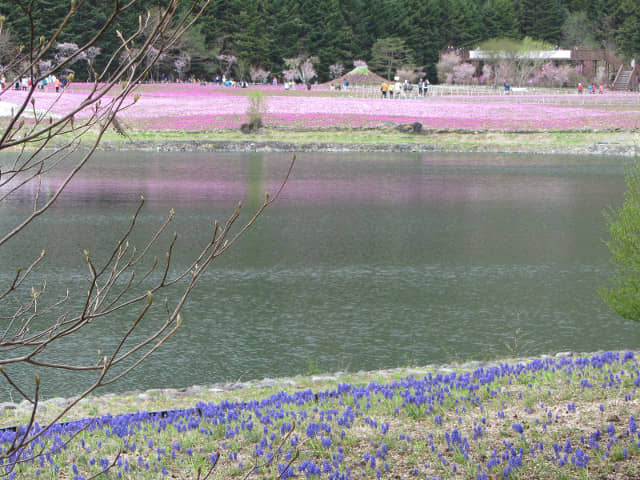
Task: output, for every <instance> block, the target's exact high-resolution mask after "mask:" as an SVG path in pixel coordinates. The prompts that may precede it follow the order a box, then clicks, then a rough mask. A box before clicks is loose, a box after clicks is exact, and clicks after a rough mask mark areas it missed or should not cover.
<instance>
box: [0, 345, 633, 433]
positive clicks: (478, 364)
mask: <svg viewBox="0 0 640 480" xmlns="http://www.w3.org/2000/svg"><path fill="white" fill-rule="evenodd" d="M626 351H629V350H624V351H619V352H618V353H620V354H623V353H624V352H626ZM631 351H632V352H633V353H634V355H640V350H631ZM603 353H605V351H598V352H591V353H576V352H558V353H556V354H554V355H539V356H533V357H517V358H509V359H500V360H492V361H469V362H464V363H457V362H454V363H448V364H429V365H425V366H421V367H398V368H388V369H381V370H374V371H359V372H355V373H354V372H334V373H328V374H323V375H308V376H296V377H283V378H263V379H261V380H249V381H245V382H240V381H237V382H219V383H214V384H211V385H193V386H190V387H183V388H163V389H149V390H145V391H142V390H135V391H128V392H123V393H106V394H104V395H97V396H89V397H87V398H84V399H82V400H80V402H79V403H78V405H77V406H76V408H82V407H83V406H84V407H87V406H92V407H93V408H96V409H99V408H100V407H105V408H109V409H111V408H113V406H114V405H117V404H120V405H126V406H127V407H130V408H129V410H132V409H133V410H132V411H135V410H142V409H145V410H146V409H148V407H149V406H150V404H153V403H158V404H172V402H175V401H177V400H188V399H204V398H207V397H211V396H212V395H216V394H224V393H228V392H233V391H235V390H249V389H253V390H257V389H283V388H289V389H296V388H299V389H303V388H309V386H310V385H317V386H322V385H323V384H327V383H332V382H333V383H336V382H340V381H347V379H348V380H349V381H350V382H364V381H372V379H373V378H377V379H380V378H382V379H385V378H389V379H391V378H397V377H398V376H409V375H412V376H414V377H422V376H424V375H427V374H429V373H434V374H437V373H445V374H446V373H452V372H454V371H456V372H468V371H474V370H476V369H478V368H491V367H494V366H500V365H502V364H505V363H507V364H512V365H517V364H521V363H522V364H527V363H530V362H532V361H535V360H544V359H561V358H568V357H591V356H594V355H602V354H603ZM76 400H77V397H70V398H61V397H55V398H50V399H47V400H44V401H42V402H41V403H40V404H39V406H38V411H39V412H41V413H44V412H47V411H48V410H49V409H52V410H62V409H64V408H66V407H67V406H69V405H70V404H71V403H72V402H74V401H76ZM191 406H194V405H191ZM152 410H153V409H152ZM30 413H31V404H30V403H29V402H28V401H26V400H24V401H22V402H20V403H14V402H0V418H2V417H12V418H21V417H24V416H28V415H29V414H30ZM6 420H8V418H6ZM6 420H5V421H3V423H7V421H6ZM5 428H6V427H5ZM0 430H1V428H0Z"/></svg>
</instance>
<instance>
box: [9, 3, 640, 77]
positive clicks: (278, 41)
mask: <svg viewBox="0 0 640 480" xmlns="http://www.w3.org/2000/svg"><path fill="white" fill-rule="evenodd" d="M84 1H85V3H87V4H88V5H89V6H90V7H91V8H90V9H83V10H82V12H84V13H83V14H82V15H78V16H77V18H74V19H73V20H72V21H71V22H70V24H69V26H68V27H67V28H66V29H65V31H64V32H63V35H62V36H61V37H60V38H61V41H63V42H67V43H76V44H82V43H85V42H86V41H87V40H88V39H89V37H90V35H91V32H93V31H94V29H95V26H96V25H99V24H100V23H101V22H104V19H105V18H107V17H108V16H109V15H110V14H111V13H112V11H113V8H114V5H115V2H114V1H105V0H84ZM163 2H164V3H166V0H160V2H158V0H144V1H141V2H138V3H137V4H136V8H132V9H129V10H126V11H124V12H121V13H120V14H119V16H118V21H117V22H116V24H115V25H114V26H113V27H111V31H110V32H107V34H106V35H105V36H104V38H103V39H102V40H101V41H100V44H99V45H97V46H98V47H100V49H101V54H100V55H98V56H97V57H96V58H95V67H96V69H99V68H102V67H103V66H104V61H105V59H106V58H109V55H110V54H111V53H112V52H113V51H114V50H115V49H116V48H117V47H118V45H119V44H120V42H119V40H118V38H117V35H116V30H127V29H128V28H130V27H131V26H134V25H137V23H138V17H139V16H140V15H145V11H144V10H145V9H152V10H153V9H154V8H156V9H157V8H158V4H159V3H160V4H162V3H163ZM639 2H640V0H606V1H605V0H465V1H462V0H419V1H418V0H314V1H311V0H302V1H301V0H212V1H211V3H210V5H209V7H208V8H207V10H206V12H205V14H204V15H203V17H202V18H201V20H200V22H199V26H198V29H197V31H194V33H193V34H192V35H190V36H189V38H187V39H185V41H184V42H182V43H181V44H180V45H176V46H175V49H174V51H172V52H166V54H167V57H166V58H165V60H164V61H163V62H161V64H160V65H159V66H158V70H157V71H156V74H160V73H161V72H163V73H164V74H165V75H167V76H173V77H177V76H178V73H177V70H176V66H175V61H176V60H177V59H179V58H181V59H182V60H180V62H179V65H180V68H182V66H183V65H184V59H185V58H186V57H185V55H187V56H188V58H189V59H190V62H188V65H187V67H185V68H188V71H187V70H184V71H182V72H181V73H184V74H185V75H186V76H193V77H197V78H207V79H211V78H212V77H213V76H214V75H216V74H222V71H223V66H222V65H220V62H218V61H217V60H216V57H217V56H220V55H233V56H235V57H236V58H237V63H236V64H234V68H233V72H232V73H233V75H234V76H235V77H236V79H238V80H239V79H240V78H238V76H239V75H240V74H243V75H246V72H247V71H248V70H249V69H250V68H253V69H262V70H264V71H266V72H271V74H272V75H278V76H281V75H282V72H283V71H285V70H286V69H287V66H286V62H285V59H290V58H296V57H298V56H300V55H307V56H312V57H316V58H317V59H318V62H317V63H316V64H315V70H316V73H317V78H318V79H319V80H320V81H327V80H329V79H330V78H331V73H330V66H331V65H336V64H342V65H345V66H346V67H347V69H349V68H350V66H351V65H352V64H353V61H355V60H364V61H366V62H367V63H369V64H370V65H371V66H372V67H373V68H374V71H375V72H376V73H378V74H380V75H383V76H385V77H386V76H388V75H389V62H384V61H380V55H381V54H380V51H379V49H378V48H377V47H379V46H380V43H379V42H380V41H383V40H385V39H391V38H393V39H398V40H400V41H403V42H404V45H405V47H406V51H407V52H409V53H410V54H411V60H412V62H413V64H414V65H415V66H416V67H421V68H422V69H423V71H424V72H425V73H426V75H427V76H428V77H429V78H432V79H435V65H436V63H437V62H438V59H439V51H441V50H445V49H447V48H448V47H454V48H456V49H457V48H469V49H470V48H476V47H477V46H478V45H479V44H480V43H481V42H483V41H486V40H488V39H491V38H512V39H514V40H522V39H523V38H525V37H529V38H531V39H533V40H539V41H545V42H548V43H550V44H552V45H561V46H563V47H567V46H568V47H573V46H578V47H582V48H609V49H614V50H615V51H616V53H617V54H618V55H619V56H622V57H623V58H626V59H631V58H633V57H634V56H636V55H637V54H638V53H640V33H639V32H640V13H638V12H640V4H639ZM28 8H30V9H31V10H32V11H33V18H34V28H35V33H36V38H37V37H38V36H44V37H45V38H47V37H48V36H50V35H51V33H52V32H53V30H54V29H55V26H56V25H57V24H58V23H59V21H60V19H61V18H62V17H63V16H64V15H65V14H66V13H67V11H68V9H69V1H68V0H33V1H30V2H27V1H24V0H22V1H16V0H0V15H2V16H3V17H4V22H3V31H2V32H1V33H3V34H7V33H8V34H9V35H10V37H11V40H12V42H13V44H14V46H15V47H16V48H17V47H19V46H20V45H25V46H28V44H27V43H28V42H30V41H31V39H30V38H29V36H28V33H29V25H28V24H27V23H26V22H25V18H26V16H25V14H24V12H25V9H28ZM87 11H90V12H91V13H90V14H87V13H86V12H87ZM581 22H584V23H583V25H588V26H589V28H588V29H589V32H588V34H584V35H580V34H579V33H580V32H579V31H577V30H579V25H580V23H581ZM374 47H376V48H374ZM387 59H388V57H387ZM407 60H409V59H407ZM0 62H1V59H0ZM392 63H393V66H392V70H393V72H395V70H396V69H397V68H402V67H403V65H401V63H402V62H400V61H398V62H396V61H394V62H392ZM77 70H78V71H77V73H76V77H77V78H84V77H86V76H88V70H87V69H86V68H77ZM151 73H152V74H154V72H151Z"/></svg>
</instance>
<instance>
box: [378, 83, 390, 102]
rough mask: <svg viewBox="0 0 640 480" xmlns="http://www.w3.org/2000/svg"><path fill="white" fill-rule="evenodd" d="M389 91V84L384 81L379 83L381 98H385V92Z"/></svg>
mask: <svg viewBox="0 0 640 480" xmlns="http://www.w3.org/2000/svg"><path fill="white" fill-rule="evenodd" d="M388 91H389V84H388V83H387V82H386V81H383V82H382V85H380V92H382V98H387V92H388Z"/></svg>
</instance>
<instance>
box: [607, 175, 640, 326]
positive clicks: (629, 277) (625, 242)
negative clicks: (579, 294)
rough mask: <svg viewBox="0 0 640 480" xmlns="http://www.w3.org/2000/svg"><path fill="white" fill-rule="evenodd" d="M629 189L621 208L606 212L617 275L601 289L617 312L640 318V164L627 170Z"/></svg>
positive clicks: (626, 316) (635, 318)
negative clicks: (608, 284) (609, 284)
mask: <svg viewBox="0 0 640 480" xmlns="http://www.w3.org/2000/svg"><path fill="white" fill-rule="evenodd" d="M625 181H626V184H627V191H626V192H625V193H624V202H623V204H622V207H620V209H618V210H609V211H607V212H605V217H606V219H607V224H608V230H609V240H608V241H607V242H606V244H607V247H609V251H610V252H611V262H612V263H613V266H614V271H615V277H614V278H612V279H611V280H610V283H611V287H610V288H607V287H602V288H601V289H600V291H599V293H600V295H601V296H602V298H603V299H604V301H605V302H606V303H607V305H609V307H611V308H612V309H613V310H614V311H615V312H616V313H617V314H618V315H620V316H622V317H624V318H627V319H629V320H636V321H638V320H640V163H635V164H634V165H633V166H632V167H629V168H628V169H627V172H626V175H625Z"/></svg>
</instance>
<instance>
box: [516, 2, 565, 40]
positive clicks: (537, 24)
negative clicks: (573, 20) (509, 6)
mask: <svg viewBox="0 0 640 480" xmlns="http://www.w3.org/2000/svg"><path fill="white" fill-rule="evenodd" d="M519 16H520V34H521V36H522V37H531V38H533V39H535V40H544V41H546V42H550V43H553V44H557V43H558V42H559V41H560V38H561V34H562V24H563V23H564V19H565V11H564V10H563V9H562V6H561V4H560V3H559V1H558V0H521V1H520V12H519Z"/></svg>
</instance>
